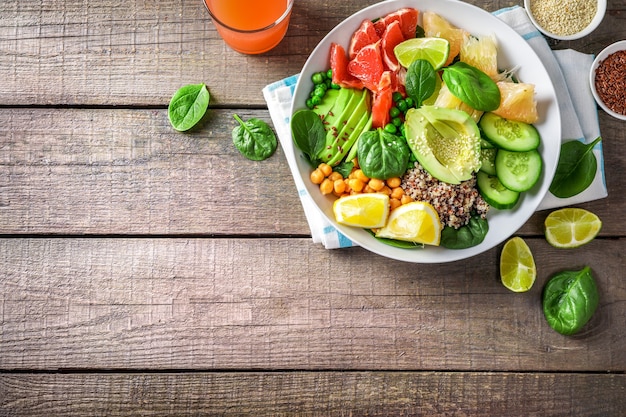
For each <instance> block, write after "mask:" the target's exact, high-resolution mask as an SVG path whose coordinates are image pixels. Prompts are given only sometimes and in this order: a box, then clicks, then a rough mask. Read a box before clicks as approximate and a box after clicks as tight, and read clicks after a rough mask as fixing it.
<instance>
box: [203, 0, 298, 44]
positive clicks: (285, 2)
mask: <svg viewBox="0 0 626 417" xmlns="http://www.w3.org/2000/svg"><path fill="white" fill-rule="evenodd" d="M204 2H205V4H206V6H207V9H208V10H209V14H210V15H211V17H212V18H213V23H214V24H215V27H216V29H217V31H218V33H219V34H220V36H221V37H222V39H224V41H225V42H226V43H227V44H228V45H229V46H230V47H231V48H233V49H234V50H235V51H238V52H242V53H246V54H260V53H263V52H267V51H269V50H270V49H272V48H273V47H275V46H276V45H278V44H279V43H280V41H281V40H282V39H283V37H284V36H285V32H287V27H288V26H289V16H290V14H291V6H292V5H293V0H204Z"/></svg>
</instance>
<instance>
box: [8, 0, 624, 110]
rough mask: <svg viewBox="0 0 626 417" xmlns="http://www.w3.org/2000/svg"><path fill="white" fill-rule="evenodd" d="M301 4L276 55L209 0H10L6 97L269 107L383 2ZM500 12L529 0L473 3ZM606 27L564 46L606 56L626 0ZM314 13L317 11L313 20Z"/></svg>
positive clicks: (13, 100)
mask: <svg viewBox="0 0 626 417" xmlns="http://www.w3.org/2000/svg"><path fill="white" fill-rule="evenodd" d="M377 2H378V1H377V0H361V1H356V0H354V1H349V2H334V3H332V5H331V4H330V3H328V2H322V1H319V2H316V1H312V0H309V1H298V2H296V4H295V6H294V9H293V17H292V22H291V24H290V27H289V31H288V33H287V36H286V39H285V40H284V41H283V42H282V43H281V44H280V45H279V46H278V47H277V48H276V49H274V50H272V51H270V52H269V53H268V54H264V55H260V56H246V55H241V54H239V53H236V52H234V51H232V50H230V49H228V48H227V47H226V46H225V45H224V43H223V41H222V40H221V39H220V38H219V36H218V35H217V32H216V31H215V28H214V26H213V24H212V23H211V22H210V20H209V19H208V15H207V12H206V10H205V9H204V7H203V5H202V2H201V0H194V1H190V0H187V1H180V0H160V1H158V2H155V1H145V0H143V1H141V0H140V1H136V2H133V3H132V5H127V4H125V3H120V2H119V1H113V0H103V1H99V2H98V3H97V4H95V3H89V4H87V5H86V4H85V2H84V1H83V0H49V1H46V2H45V5H44V4H43V3H41V2H39V1H35V0H26V1H24V0H4V1H3V2H2V5H1V6H0V13H1V16H2V19H3V21H4V22H6V23H1V22H0V62H6V63H10V65H0V79H1V80H2V82H3V88H2V89H0V103H2V104H5V105H29V104H37V105H50V104H52V105H57V104H58V105H115V106H146V105H150V106H154V105H157V106H163V105H166V104H167V103H168V102H169V99H170V97H171V96H172V94H173V93H174V91H176V90H177V89H178V88H179V87H180V86H182V85H184V84H188V83H198V82H205V83H206V84H207V85H208V86H209V88H210V90H211V93H212V96H213V100H214V103H216V104H219V105H221V106H233V105H237V104H239V103H247V104H250V105H256V106H264V105H265V103H264V101H263V97H262V95H261V89H262V88H263V87H264V86H265V85H267V84H268V83H269V82H271V81H276V80H279V79H282V78H284V77H286V76H289V75H293V74H296V73H298V72H300V70H301V68H302V65H303V64H304V62H305V60H306V58H307V57H308V55H309V54H310V53H311V51H312V50H313V48H314V47H315V46H316V45H317V43H318V42H319V41H320V40H321V39H322V38H323V37H324V36H325V35H326V34H327V33H328V32H329V31H330V30H331V29H332V28H333V27H335V26H336V25H337V24H338V23H340V22H341V21H342V20H343V19H345V18H346V17H347V16H350V15H351V14H352V13H354V12H356V11H358V10H360V9H362V8H364V7H365V6H368V5H371V4H374V3H377ZM468 2H469V3H472V4H478V5H479V6H480V7H482V8H484V9H485V10H487V11H495V10H497V9H499V8H502V7H509V6H511V5H512V4H522V2H521V1H513V2H511V1H504V0H486V1H477V0H470V1H468ZM610 3H611V4H610V6H611V7H610V10H613V12H610V13H608V14H607V16H606V18H605V20H604V23H603V25H602V26H601V27H600V28H598V29H597V30H596V31H595V32H594V33H593V34H592V35H590V36H589V37H587V38H585V39H583V40H580V41H576V42H571V41H570V42H561V43H560V44H559V45H558V48H574V49H577V50H579V51H582V52H586V53H598V52H599V51H600V50H601V49H602V48H603V47H604V46H606V45H608V44H609V43H611V42H613V41H615V39H621V36H620V30H621V28H623V27H624V25H625V24H626V22H625V19H626V17H625V16H624V15H623V14H622V13H620V10H623V9H624V2H623V0H619V1H614V2H610ZM311 16H316V18H314V19H312V18H311Z"/></svg>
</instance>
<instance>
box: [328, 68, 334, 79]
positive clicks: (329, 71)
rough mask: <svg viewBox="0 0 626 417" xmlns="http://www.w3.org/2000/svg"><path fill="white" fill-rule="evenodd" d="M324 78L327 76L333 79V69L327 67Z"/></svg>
mask: <svg viewBox="0 0 626 417" xmlns="http://www.w3.org/2000/svg"><path fill="white" fill-rule="evenodd" d="M326 78H328V79H329V80H332V79H333V70H332V69H329V70H328V71H326Z"/></svg>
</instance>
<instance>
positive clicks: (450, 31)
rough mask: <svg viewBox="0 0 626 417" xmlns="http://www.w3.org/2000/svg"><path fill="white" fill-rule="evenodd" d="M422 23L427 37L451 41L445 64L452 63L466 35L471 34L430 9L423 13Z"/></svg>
mask: <svg viewBox="0 0 626 417" xmlns="http://www.w3.org/2000/svg"><path fill="white" fill-rule="evenodd" d="M422 24H423V26H424V35H425V36H426V37H433V38H444V39H446V40H447V41H448V42H450V52H449V53H448V59H447V60H446V62H445V64H444V65H450V64H451V63H452V61H454V58H456V56H457V55H458V54H459V52H460V51H461V45H462V44H463V39H465V37H466V36H469V32H467V31H466V30H464V29H460V28H458V27H456V26H454V25H452V24H450V22H448V21H447V20H446V19H445V18H443V17H441V16H440V15H438V14H437V13H433V12H428V11H426V12H424V13H423V14H422Z"/></svg>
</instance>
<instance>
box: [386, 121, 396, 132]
mask: <svg viewBox="0 0 626 417" xmlns="http://www.w3.org/2000/svg"><path fill="white" fill-rule="evenodd" d="M397 131H398V129H397V128H396V127H395V126H394V124H393V123H387V124H386V125H385V132H388V133H396V132H397Z"/></svg>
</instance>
